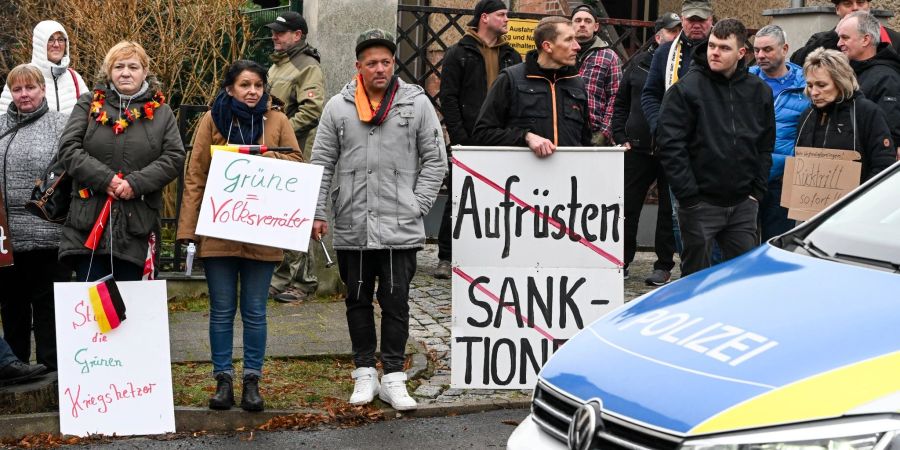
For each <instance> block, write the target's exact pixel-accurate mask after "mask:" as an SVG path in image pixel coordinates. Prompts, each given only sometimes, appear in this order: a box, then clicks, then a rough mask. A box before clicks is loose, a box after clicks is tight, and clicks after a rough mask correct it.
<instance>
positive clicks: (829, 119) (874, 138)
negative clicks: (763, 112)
mask: <svg viewBox="0 0 900 450" xmlns="http://www.w3.org/2000/svg"><path fill="white" fill-rule="evenodd" d="M854 113H855V118H856V120H855V121H854ZM894 145H895V144H894V141H893V140H892V139H891V132H890V128H889V127H888V124H887V121H886V120H885V116H884V111H882V110H881V108H879V107H878V105H876V104H875V103H873V102H872V101H871V100H869V99H867V98H865V96H863V94H862V93H861V92H859V91H856V93H854V94H853V97H851V98H850V99H848V100H844V101H843V102H840V103H837V102H834V103H830V104H828V105H826V106H825V107H823V108H821V109H820V108H816V107H810V108H809V109H808V110H806V111H805V112H804V113H803V114H802V115H801V116H800V125H799V128H798V130H797V146H798V147H816V148H830V149H838V150H854V149H855V150H856V151H857V152H859V154H860V155H861V156H862V173H861V180H860V181H865V180H868V179H869V178H872V177H873V176H875V174H877V173H878V172H881V171H882V170H884V169H885V168H886V167H888V166H890V165H891V164H892V163H893V162H894V161H895V160H896V153H895V152H894Z"/></svg>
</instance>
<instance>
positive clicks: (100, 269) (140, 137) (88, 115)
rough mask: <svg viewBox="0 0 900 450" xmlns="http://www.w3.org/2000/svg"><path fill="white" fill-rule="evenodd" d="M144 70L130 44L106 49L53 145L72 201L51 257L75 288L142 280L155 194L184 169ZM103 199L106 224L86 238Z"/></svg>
mask: <svg viewBox="0 0 900 450" xmlns="http://www.w3.org/2000/svg"><path fill="white" fill-rule="evenodd" d="M149 62H150V60H149V58H148V56H147V52H146V51H144V48H143V47H142V46H141V45H140V44H138V43H136V42H133V41H121V42H119V43H118V44H116V45H114V46H113V47H112V48H111V49H109V52H107V54H106V57H105V58H104V59H103V67H102V74H101V80H100V82H99V84H98V85H97V87H96V88H95V89H94V92H93V94H92V95H84V96H82V97H81V98H80V99H79V100H78V103H77V104H76V105H75V108H74V109H73V110H72V115H71V116H70V117H69V122H68V123H67V124H66V128H65V131H64V132H63V135H62V137H61V138H60V148H59V156H60V159H61V160H62V162H63V164H64V165H65V167H66V170H67V173H68V174H69V175H71V176H72V178H73V179H74V180H73V189H72V190H73V192H75V193H76V195H74V196H73V198H72V203H71V207H70V209H69V216H68V219H67V220H66V223H65V225H64V226H63V229H62V238H61V241H60V245H59V256H60V259H61V260H66V261H68V262H70V263H71V265H72V266H73V267H74V268H75V273H76V276H77V280H78V281H86V280H87V281H92V280H97V279H99V278H101V277H103V276H106V275H108V274H113V275H114V278H115V279H116V280H119V281H134V280H140V279H142V278H143V277H144V267H145V265H146V264H147V263H148V262H150V261H152V257H153V253H154V250H155V249H154V247H153V246H151V245H150V242H151V241H157V242H158V239H157V238H158V236H159V211H160V209H161V208H162V190H163V188H164V187H165V186H166V185H167V184H169V183H170V182H171V181H172V180H174V179H175V178H177V177H178V175H179V174H180V173H181V171H182V168H183V166H184V145H183V144H182V142H181V135H180V134H179V132H178V126H177V125H176V122H175V114H173V113H172V109H171V108H170V107H169V105H167V104H166V103H165V97H163V95H162V93H161V92H160V91H159V84H158V82H157V81H156V80H155V79H152V77H151V78H150V79H148V76H147V75H148V71H149ZM107 198H109V199H112V202H111V207H110V208H108V209H107V212H108V217H109V219H108V221H107V223H106V226H104V227H102V228H98V230H96V231H95V233H92V230H94V228H95V223H97V222H98V220H97V219H98V217H101V213H102V210H103V209H104V206H105V205H106V203H107ZM89 235H91V236H94V237H99V239H98V242H97V247H96V251H92V250H91V249H90V248H87V247H86V246H85V241H86V240H87V238H88V236H89ZM148 260H150V261H148Z"/></svg>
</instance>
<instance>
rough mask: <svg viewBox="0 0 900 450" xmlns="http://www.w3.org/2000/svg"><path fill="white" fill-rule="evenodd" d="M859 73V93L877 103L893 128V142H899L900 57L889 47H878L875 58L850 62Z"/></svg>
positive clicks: (857, 76) (884, 45)
mask: <svg viewBox="0 0 900 450" xmlns="http://www.w3.org/2000/svg"><path fill="white" fill-rule="evenodd" d="M850 67H852V68H853V71H854V72H856V79H857V80H858V81H859V90H860V91H862V93H863V95H865V96H866V98H867V99H869V100H871V101H873V102H875V104H876V105H878V107H879V108H881V110H882V111H884V117H885V119H887V123H888V126H889V127H890V128H891V139H892V140H893V141H894V142H900V56H898V55H897V52H895V51H894V49H893V47H891V46H890V45H888V44H885V43H882V44H878V52H877V53H875V56H874V57H872V58H870V59H867V60H865V61H850Z"/></svg>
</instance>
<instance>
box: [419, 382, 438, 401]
mask: <svg viewBox="0 0 900 450" xmlns="http://www.w3.org/2000/svg"><path fill="white" fill-rule="evenodd" d="M442 390H443V388H442V387H441V386H434V385H431V384H423V385H421V386H419V388H418V389H416V392H415V393H414V394H415V395H416V396H417V397H425V398H437V396H438V395H440V394H441V391H442Z"/></svg>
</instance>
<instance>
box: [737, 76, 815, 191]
mask: <svg viewBox="0 0 900 450" xmlns="http://www.w3.org/2000/svg"><path fill="white" fill-rule="evenodd" d="M787 66H788V76H787V77H786V78H785V84H787V86H786V87H785V89H784V90H783V91H781V92H780V93H779V94H778V97H775V149H774V151H773V152H772V168H771V169H769V181H774V180H778V179H780V178H781V177H782V176H783V175H784V161H785V160H786V159H787V157H788V156H794V142H795V141H796V140H797V122H798V119H799V118H800V114H803V112H804V111H806V109H807V108H809V105H810V103H809V98H807V97H806V94H804V93H803V89H804V88H806V79H805V78H804V77H803V68H802V67H800V66H798V65H796V64H794V63H787ZM750 73H751V74H752V75H756V76H758V77H760V79H762V77H763V76H764V75H765V74H763V72H762V70H761V69H760V68H759V66H753V67H751V68H750Z"/></svg>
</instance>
